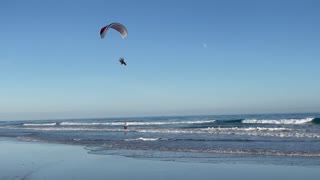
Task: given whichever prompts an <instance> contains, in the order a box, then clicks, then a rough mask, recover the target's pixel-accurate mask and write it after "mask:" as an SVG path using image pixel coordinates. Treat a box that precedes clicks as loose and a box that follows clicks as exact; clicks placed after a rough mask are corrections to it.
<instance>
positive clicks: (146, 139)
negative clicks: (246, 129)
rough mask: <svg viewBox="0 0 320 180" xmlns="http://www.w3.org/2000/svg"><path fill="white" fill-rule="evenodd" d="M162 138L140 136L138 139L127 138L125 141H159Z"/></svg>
mask: <svg viewBox="0 0 320 180" xmlns="http://www.w3.org/2000/svg"><path fill="white" fill-rule="evenodd" d="M158 140H160V138H143V137H139V138H136V139H125V141H158Z"/></svg>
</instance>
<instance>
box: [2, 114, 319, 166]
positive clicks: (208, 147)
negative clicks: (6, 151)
mask: <svg viewBox="0 0 320 180" xmlns="http://www.w3.org/2000/svg"><path fill="white" fill-rule="evenodd" d="M125 122H126V123H127V125H128V128H127V129H124V123H125ZM0 136H2V137H15V138H17V139H20V140H24V141H43V142H52V143H63V144H76V145H83V146H84V147H85V148H86V149H87V151H88V152H89V153H93V154H108V155H111V154H112V155H122V156H128V157H134V158H142V159H155V160H165V161H181V162H184V161H191V162H204V163H232V164H234V163H249V164H250V163H260V164H284V165H299V166H320V114H258V115H203V116H167V117H131V118H99V119H65V120H33V121H32V120H28V121H0Z"/></svg>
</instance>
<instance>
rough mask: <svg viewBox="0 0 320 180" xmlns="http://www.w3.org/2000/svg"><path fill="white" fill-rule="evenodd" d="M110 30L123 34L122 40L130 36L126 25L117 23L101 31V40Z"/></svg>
mask: <svg viewBox="0 0 320 180" xmlns="http://www.w3.org/2000/svg"><path fill="white" fill-rule="evenodd" d="M110 28H112V29H114V30H116V31H118V32H119V33H120V34H121V37H122V39H124V38H125V37H126V36H127V35H128V31H127V28H126V27H125V26H124V25H122V24H120V23H116V22H115V23H111V24H109V25H107V26H104V27H103V28H101V30H100V37H101V39H103V38H104V37H105V36H106V33H107V31H108V29H110Z"/></svg>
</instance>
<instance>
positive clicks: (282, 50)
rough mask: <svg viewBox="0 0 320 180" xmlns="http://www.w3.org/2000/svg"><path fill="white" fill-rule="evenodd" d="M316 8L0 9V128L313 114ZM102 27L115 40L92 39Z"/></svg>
mask: <svg viewBox="0 0 320 180" xmlns="http://www.w3.org/2000/svg"><path fill="white" fill-rule="evenodd" d="M319 9H320V2H319V1H316V0H305V1H302V0H281V1H278V0H277V1H276V0H268V1H266V0H265V1H264V0H261V1H256V0H243V1H237V0H226V1H223V0H220V1H217V0H207V1H206V0H199V1H195V0H186V1H179V0H175V1H171V0H162V1H147V0H137V1H131V0H123V1H116V0H115V1H113V0H108V1H103V0H101V1H100V0H92V1H84V0H79V1H77V2H75V1H73V0H65V1H62V0H45V1H41V0H29V1H23V0H2V1H0V27H1V28H0V49H1V53H0V120H12V119H55V118H90V117H115V116H118V117H125V116H159V115H161V116H162V115H195V114H242V113H245V114H247V113H290V112H297V113H299V112H320V93H319V92H320V80H319V79H320V71H319V67H320V24H319V19H320V11H319ZM111 22H119V23H122V24H124V25H125V26H126V27H127V29H128V36H127V38H125V39H122V38H121V36H120V35H119V33H117V32H116V31H114V30H110V31H108V32H107V35H106V38H105V39H103V40H102V39H100V36H99V31H100V28H101V27H103V26H105V25H107V24H109V23H111ZM121 56H123V57H124V58H125V59H126V62H127V64H128V65H127V66H121V65H120V64H119V62H118V58H119V57H121Z"/></svg>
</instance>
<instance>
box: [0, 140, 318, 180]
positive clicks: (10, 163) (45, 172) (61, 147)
mask: <svg viewBox="0 0 320 180" xmlns="http://www.w3.org/2000/svg"><path fill="white" fill-rule="evenodd" d="M0 147H1V148H0V159H1V161H0V167H1V168H0V180H4V179H21V180H22V179H23V180H27V179H32V180H33V179H49V180H51V179H80V180H81V179H106V178H107V179H123V180H125V179H130V180H132V179H153V180H157V179H159V180H160V179H184V180H189V179H190V180H191V179H207V178H210V177H214V178H221V179H238V178H239V179H256V178H259V179H260V180H261V179H262V180H264V179H265V180H269V179H279V180H280V179H283V178H285V179H286V178H288V179H291V180H293V179H297V180H298V179H318V177H319V175H320V172H319V168H318V167H303V166H285V165H263V164H223V163H196V162H175V161H158V160H150V159H148V160H146V159H135V158H130V157H124V156H118V155H97V154H89V153H88V151H87V150H86V149H85V148H84V147H83V146H79V145H76V146H75V145H67V144H55V143H46V142H26V141H21V140H18V139H15V138H2V137H1V138H0Z"/></svg>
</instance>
